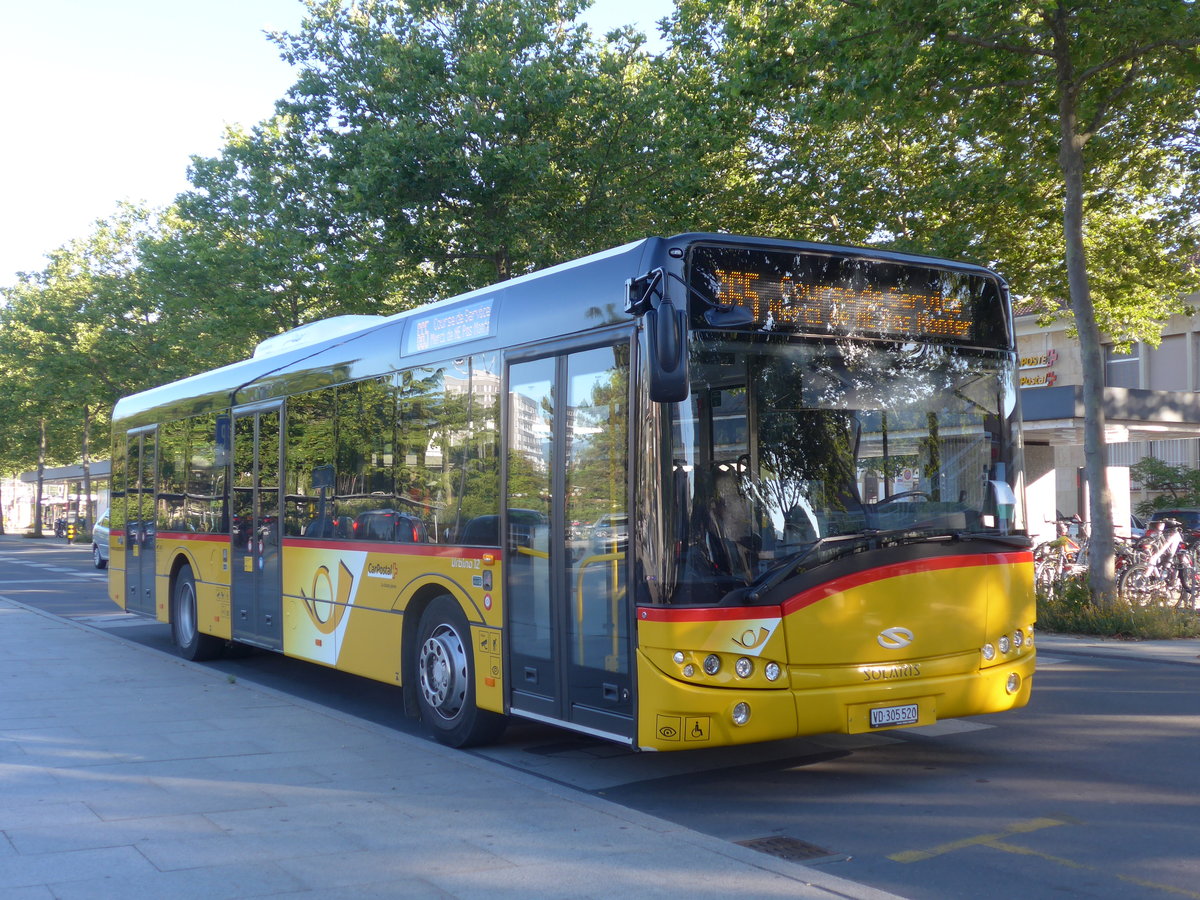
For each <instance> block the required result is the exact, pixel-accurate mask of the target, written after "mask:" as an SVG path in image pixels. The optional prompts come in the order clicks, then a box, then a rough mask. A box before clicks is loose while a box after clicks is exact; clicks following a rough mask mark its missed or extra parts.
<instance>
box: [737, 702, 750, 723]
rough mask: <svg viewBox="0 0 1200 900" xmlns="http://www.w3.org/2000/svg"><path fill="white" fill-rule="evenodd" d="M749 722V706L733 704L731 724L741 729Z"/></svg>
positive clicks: (743, 703) (746, 704) (747, 704)
mask: <svg viewBox="0 0 1200 900" xmlns="http://www.w3.org/2000/svg"><path fill="white" fill-rule="evenodd" d="M749 721H750V704H749V703H745V702H742V703H735V704H734V706H733V724H734V725H737V726H738V727H741V726H742V725H745V724H746V723H747V722H749Z"/></svg>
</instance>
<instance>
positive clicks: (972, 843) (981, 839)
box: [888, 818, 1068, 863]
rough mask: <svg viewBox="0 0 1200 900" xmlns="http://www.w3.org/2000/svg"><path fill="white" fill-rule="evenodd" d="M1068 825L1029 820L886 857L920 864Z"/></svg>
mask: <svg viewBox="0 0 1200 900" xmlns="http://www.w3.org/2000/svg"><path fill="white" fill-rule="evenodd" d="M1066 824H1068V823H1066V822H1064V821H1062V820H1061V819H1045V818H1043V819H1029V820H1028V821H1026V822H1014V823H1013V824H1012V825H1009V826H1008V827H1007V828H1005V829H1004V830H1003V831H1000V832H997V833H996V834H980V835H976V836H975V837H969V838H963V839H962V840H959V841H951V842H950V843H948V844H941V845H939V846H937V847H931V848H930V849H928V850H906V851H905V852H903V853H893V854H892V855H891V856H889V857H888V859H890V860H891V861H892V862H900V863H912V862H921V860H925V859H933V858H934V857H935V856H941V855H943V854H945V853H952V852H953V851H955V850H963V849H965V848H967V847H978V846H980V845H981V844H982V845H989V844H992V843H994V842H996V841H1000V840H1003V839H1004V838H1006V837H1011V836H1012V835H1014V834H1029V833H1030V832H1033V831H1041V830H1042V829H1043V828H1053V827H1054V826H1055V825H1066Z"/></svg>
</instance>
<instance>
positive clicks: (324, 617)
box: [300, 562, 354, 634]
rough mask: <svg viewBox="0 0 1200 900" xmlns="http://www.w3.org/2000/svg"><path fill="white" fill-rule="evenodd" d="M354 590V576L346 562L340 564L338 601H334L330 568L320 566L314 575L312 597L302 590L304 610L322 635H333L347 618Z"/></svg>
mask: <svg viewBox="0 0 1200 900" xmlns="http://www.w3.org/2000/svg"><path fill="white" fill-rule="evenodd" d="M353 588H354V576H353V575H352V574H351V573H350V570H349V569H348V568H346V564H345V563H344V562H339V563H338V580H337V599H336V600H335V599H334V587H333V579H332V578H331V577H330V575H329V567H328V566H320V567H319V568H318V569H317V571H316V572H315V573H313V583H312V596H309V595H308V594H306V593H305V592H304V588H301V589H300V596H301V597H303V598H304V608H305V610H306V611H307V612H308V616H309V618H310V619H312V622H313V624H314V625H315V626H317V630H318V631H320V632H321V633H322V634H333V632H334V631H336V630H337V627H338V625H339V624H341V621H342V619H343V618H345V616H346V611H347V609H348V608H349V603H350V594H351V592H352V591H353Z"/></svg>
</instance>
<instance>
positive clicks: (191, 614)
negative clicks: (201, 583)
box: [176, 584, 196, 646]
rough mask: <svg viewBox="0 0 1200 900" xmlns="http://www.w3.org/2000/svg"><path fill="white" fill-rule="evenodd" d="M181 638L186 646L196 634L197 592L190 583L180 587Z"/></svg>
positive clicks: (178, 613)
mask: <svg viewBox="0 0 1200 900" xmlns="http://www.w3.org/2000/svg"><path fill="white" fill-rule="evenodd" d="M176 612H177V615H178V621H179V640H180V643H182V644H183V645H184V646H187V645H189V644H191V642H192V639H193V638H194V637H195V636H196V592H195V591H194V590H193V589H192V586H191V585H190V584H184V585H182V586H181V587H180V589H179V609H178V610H177V611H176Z"/></svg>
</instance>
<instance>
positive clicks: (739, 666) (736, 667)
mask: <svg viewBox="0 0 1200 900" xmlns="http://www.w3.org/2000/svg"><path fill="white" fill-rule="evenodd" d="M733 671H735V672H737V676H738V678H749V677H750V676H751V675H753V674H754V663H752V662H751V661H750V659H749V657H746V656H739V657H738V661H737V662H735V663H734V664H733Z"/></svg>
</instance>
